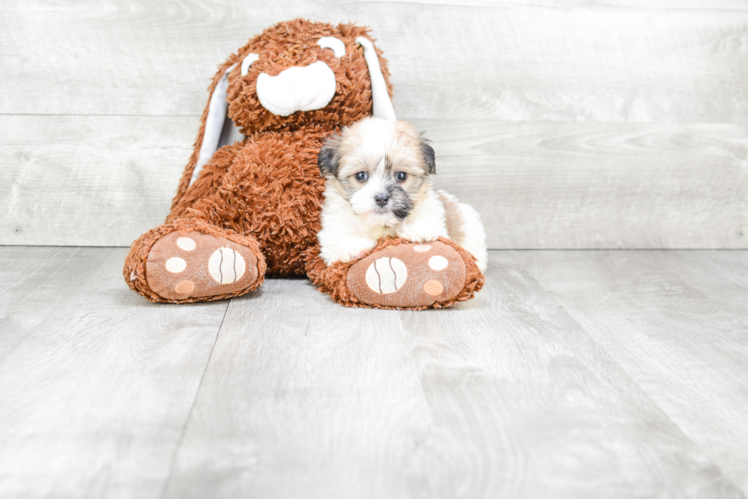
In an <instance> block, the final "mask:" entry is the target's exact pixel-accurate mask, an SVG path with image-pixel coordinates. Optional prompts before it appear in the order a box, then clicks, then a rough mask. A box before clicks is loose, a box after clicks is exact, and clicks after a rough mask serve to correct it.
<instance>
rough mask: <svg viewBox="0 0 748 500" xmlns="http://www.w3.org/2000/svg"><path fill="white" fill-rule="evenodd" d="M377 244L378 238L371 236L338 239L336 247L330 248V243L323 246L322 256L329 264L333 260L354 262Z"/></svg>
mask: <svg viewBox="0 0 748 500" xmlns="http://www.w3.org/2000/svg"><path fill="white" fill-rule="evenodd" d="M375 246H377V242H376V240H370V239H369V238H347V239H345V240H342V241H338V242H337V243H336V244H335V246H334V248H329V245H328V246H324V247H322V257H323V258H324V259H325V262H326V263H327V264H331V263H333V262H344V263H347V262H352V261H354V260H358V259H360V258H361V257H363V256H364V255H366V253H367V252H369V251H370V250H371V249H372V248H374V247H375Z"/></svg>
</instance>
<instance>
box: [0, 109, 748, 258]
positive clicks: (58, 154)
mask: <svg viewBox="0 0 748 500" xmlns="http://www.w3.org/2000/svg"><path fill="white" fill-rule="evenodd" d="M412 121H413V122H414V123H416V124H417V125H418V126H419V127H420V128H422V129H423V130H425V131H426V135H427V136H428V137H430V138H431V139H433V141H434V142H433V144H434V148H435V149H436V153H437V173H438V175H437V176H436V177H435V183H436V185H437V187H443V188H446V189H448V190H450V191H451V192H453V193H454V194H456V195H457V196H458V197H460V198H461V199H462V200H463V201H466V202H468V203H471V204H473V205H474V206H475V207H476V208H477V209H478V211H479V212H480V213H481V214H482V216H483V220H484V223H485V225H486V228H487V234H488V244H489V247H491V248H746V247H748V237H746V234H748V171H747V170H746V169H745V168H744V165H745V155H746V151H747V150H748V135H746V131H745V128H744V127H742V126H739V125H731V124H642V123H629V124H625V123H598V124H592V123H576V124H574V123H550V122H542V123H513V122H501V121H459V120H412ZM197 124H198V120H197V118H193V117H90V116H64V117H63V116H52V117H50V116H44V117H40V116H5V117H3V120H0V244H16V245H19V244H26V245H120V246H126V245H129V244H130V242H132V241H133V240H134V239H135V238H137V237H138V236H139V235H140V234H142V233H143V232H145V231H146V230H148V229H149V228H151V227H153V226H155V225H157V224H159V223H161V222H162V221H163V220H164V218H165V217H166V214H167V213H168V209H169V204H170V200H171V197H172V196H173V193H174V191H175V190H176V185H177V181H178V178H179V175H180V173H181V171H182V168H184V165H185V164H186V163H187V159H188V157H189V154H190V148H191V144H192V141H193V140H194V134H195V133H196V129H197Z"/></svg>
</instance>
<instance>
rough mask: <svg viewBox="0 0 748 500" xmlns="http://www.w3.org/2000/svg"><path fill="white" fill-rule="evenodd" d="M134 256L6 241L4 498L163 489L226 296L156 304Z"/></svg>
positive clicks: (147, 493)
mask: <svg viewBox="0 0 748 500" xmlns="http://www.w3.org/2000/svg"><path fill="white" fill-rule="evenodd" d="M125 254H126V251H125V250H124V249H109V248H106V249H103V248H88V249H80V248H62V249H61V248H28V247H5V248H0V282H2V284H3V286H2V287H0V331H1V332H2V335H0V401H2V404H0V496H1V497H3V498H13V497H32V498H35V497H155V496H158V495H159V494H160V493H161V490H162V487H163V484H164V482H165V481H166V478H167V476H168V473H169V468H170V465H171V461H172V456H173V454H174V451H175V449H176V448H177V446H178V443H179V438H180V436H181V434H182V430H183V427H184V424H185V422H186V421H187V418H188V414H189V411H190V409H191V405H192V403H193V401H194V397H195V394H196V392H197V390H198V387H199V384H200V379H201V377H202V374H203V371H204V368H205V365H206V363H207V360H208V357H209V354H210V351H211V348H212V346H213V343H214V341H215V338H216V335H217V334H218V330H219V327H220V324H221V320H222V319H223V315H224V313H225V310H226V307H227V304H226V303H225V302H221V303H215V304H207V305H206V304H203V305H201V306H198V307H174V306H163V305H162V306H157V305H152V304H149V303H147V302H146V301H145V300H143V299H142V298H141V297H139V296H137V295H135V294H133V293H132V292H130V291H129V290H128V289H127V288H126V286H125V285H124V282H123V280H122V276H121V271H120V269H121V266H122V260H123V259H124V257H125Z"/></svg>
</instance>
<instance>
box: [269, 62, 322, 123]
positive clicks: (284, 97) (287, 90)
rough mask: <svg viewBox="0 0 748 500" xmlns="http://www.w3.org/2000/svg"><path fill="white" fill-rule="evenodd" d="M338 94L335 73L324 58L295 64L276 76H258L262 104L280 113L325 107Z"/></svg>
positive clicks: (275, 112) (276, 113) (287, 114)
mask: <svg viewBox="0 0 748 500" xmlns="http://www.w3.org/2000/svg"><path fill="white" fill-rule="evenodd" d="M334 95H335V73H333V71H332V70H331V69H330V67H329V66H328V65H327V64H325V63H324V62H323V61H317V62H315V63H313V64H310V65H309V66H304V67H299V66H294V67H292V68H288V69H286V70H284V71H282V72H281V73H280V74H278V75H276V76H270V75H268V74H267V73H262V74H260V76H258V77H257V97H258V98H259V99H260V104H262V106H263V107H264V108H265V109H267V110H268V111H270V112H271V113H273V114H275V115H278V116H289V115H291V114H293V113H295V112H297V111H312V110H315V109H322V108H324V107H325V106H327V104H328V103H329V102H330V101H331V100H332V98H333V96H334Z"/></svg>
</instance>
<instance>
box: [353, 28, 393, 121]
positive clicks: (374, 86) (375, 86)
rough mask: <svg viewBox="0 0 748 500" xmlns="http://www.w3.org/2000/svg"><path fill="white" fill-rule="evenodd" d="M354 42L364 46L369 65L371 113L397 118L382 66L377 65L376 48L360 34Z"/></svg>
mask: <svg viewBox="0 0 748 500" xmlns="http://www.w3.org/2000/svg"><path fill="white" fill-rule="evenodd" d="M356 42H357V43H358V44H359V45H361V46H362V47H363V48H364V59H365V60H366V65H367V66H368V67H369V79H370V80H371V100H372V101H374V103H373V108H374V109H373V115H374V116H378V117H380V118H386V119H388V120H397V117H396V116H395V108H394V107H393V106H392V101H391V100H390V95H389V94H388V93H387V82H385V81H384V74H383V73H382V68H381V67H380V66H379V57H378V56H377V49H375V48H374V44H373V43H371V40H369V39H368V38H364V37H362V36H360V37H358V38H356Z"/></svg>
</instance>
